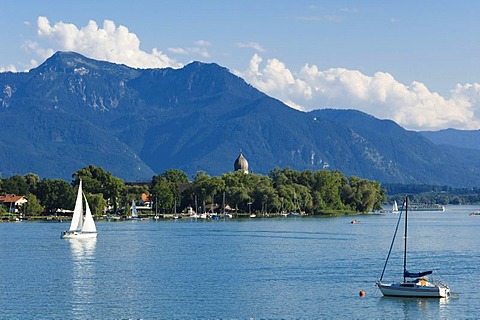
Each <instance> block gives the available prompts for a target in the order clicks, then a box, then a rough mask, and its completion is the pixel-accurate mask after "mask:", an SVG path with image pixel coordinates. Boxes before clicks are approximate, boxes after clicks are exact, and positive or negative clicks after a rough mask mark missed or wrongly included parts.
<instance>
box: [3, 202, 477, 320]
mask: <svg viewBox="0 0 480 320" xmlns="http://www.w3.org/2000/svg"><path fill="white" fill-rule="evenodd" d="M474 209H478V208H475V207H467V206H458V207H447V211H445V212H412V213H411V214H410V215H409V218H410V219H409V222H410V227H409V244H410V248H411V253H410V257H409V265H410V267H409V269H410V270H411V271H413V270H417V269H418V271H419V270H420V269H428V268H435V270H436V271H437V274H436V276H435V278H436V279H439V280H443V281H445V282H447V283H448V284H449V285H450V287H451V290H452V291H453V292H455V293H458V294H455V295H454V296H453V297H451V298H449V299H417V298H386V297H382V295H381V293H380V291H379V290H377V289H376V287H375V280H376V279H378V278H379V276H380V274H381V271H382V268H383V264H384V260H385V257H386V255H387V252H388V248H389V246H390V241H391V238H392V235H393V232H394V228H395V224H396V220H397V217H398V215H396V214H385V215H362V216H358V217H354V218H356V219H358V220H360V222H359V223H358V224H351V223H350V221H351V220H352V219H354V218H352V217H337V218H313V217H312V218H283V219H281V218H278V219H258V218H257V219H245V220H227V221H223V220H219V221H201V220H198V221H191V220H187V219H182V220H177V221H173V220H172V221H136V222H135V221H124V222H101V221H100V222H97V228H98V231H99V235H98V238H97V239H96V240H93V241H92V240H90V241H89V240H83V241H80V240H66V239H60V232H61V231H63V230H65V229H67V228H68V223H67V222H63V223H52V222H50V223H40V222H19V223H0V243H1V248H0V318H2V319H29V318H37V319H43V318H44V319H56V318H58V319H60V318H62V319H94V318H95V319H250V318H251V319H280V318H281V319H314V318H315V319H318V318H325V319H331V318H336V319H465V318H472V317H473V318H475V317H480V291H479V290H478V284H479V281H478V275H479V274H480V246H479V244H480V241H479V231H480V216H474V217H470V216H468V213H469V212H471V211H473V210H474ZM395 247H396V249H397V250H395V251H401V241H398V246H395ZM390 262H391V263H390V264H389V267H388V268H387V271H386V274H385V276H384V280H387V281H388V280H400V275H401V272H402V271H401V268H402V258H401V252H398V253H395V255H393V256H392V258H391V261H390ZM361 289H363V290H365V292H366V296H365V297H363V298H361V297H359V294H358V293H359V291H360V290H361Z"/></svg>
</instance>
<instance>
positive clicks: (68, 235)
mask: <svg viewBox="0 0 480 320" xmlns="http://www.w3.org/2000/svg"><path fill="white" fill-rule="evenodd" d="M96 237H97V233H96V232H68V231H65V232H62V234H61V236H60V238H62V239H89V238H96Z"/></svg>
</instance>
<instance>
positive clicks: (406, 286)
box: [376, 197, 450, 298]
mask: <svg viewBox="0 0 480 320" xmlns="http://www.w3.org/2000/svg"><path fill="white" fill-rule="evenodd" d="M402 211H403V210H402ZM401 218H402V212H400V216H399V218H398V222H397V227H396V229H395V233H394V236H393V240H392V243H391V245H390V250H389V252H388V255H387V259H386V261H385V265H384V267H383V271H382V275H381V276H380V279H379V280H378V281H377V283H376V284H377V286H378V288H379V289H380V291H381V292H382V294H383V295H384V296H394V297H432V298H445V297H449V296H450V288H449V287H448V285H446V284H444V283H442V282H437V283H432V282H430V281H429V280H428V278H427V277H426V276H427V275H430V274H432V273H433V271H423V272H408V271H407V227H408V197H405V228H404V251H403V281H402V282H393V283H385V282H382V279H383V275H384V273H385V268H386V267H387V263H388V258H389V257H390V253H391V252H392V248H393V244H394V242H395V238H396V234H397V230H398V226H399V224H400V219H401Z"/></svg>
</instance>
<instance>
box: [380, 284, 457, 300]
mask: <svg viewBox="0 0 480 320" xmlns="http://www.w3.org/2000/svg"><path fill="white" fill-rule="evenodd" d="M377 286H378V288H379V289H380V291H381V292H382V294H383V295H384V296H389V297H425V298H446V297H448V296H449V295H450V289H449V288H448V287H447V286H443V285H436V284H430V285H427V286H421V285H417V284H414V285H408V286H405V285H404V284H401V283H393V284H385V283H377Z"/></svg>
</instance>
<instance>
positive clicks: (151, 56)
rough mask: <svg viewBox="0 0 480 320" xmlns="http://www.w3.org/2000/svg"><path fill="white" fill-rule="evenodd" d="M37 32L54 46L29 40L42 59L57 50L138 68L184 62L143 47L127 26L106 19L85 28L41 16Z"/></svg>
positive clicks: (159, 66)
mask: <svg viewBox="0 0 480 320" xmlns="http://www.w3.org/2000/svg"><path fill="white" fill-rule="evenodd" d="M37 28H38V30H37V33H38V36H39V37H40V38H41V39H44V40H47V41H48V42H49V43H50V44H51V45H53V47H52V48H42V47H41V46H40V45H39V44H38V43H37V42H33V41H29V43H26V45H25V46H28V47H29V48H31V49H32V50H34V51H35V52H36V53H37V54H38V55H40V56H41V57H42V58H43V59H46V58H47V57H49V56H50V55H51V53H53V52H55V51H75V52H78V53H80V54H83V55H85V56H88V57H90V58H93V59H98V60H106V61H111V62H115V63H121V64H125V65H128V66H131V67H135V68H165V67H173V68H178V67H181V66H182V65H181V64H180V63H178V62H176V61H175V60H174V59H171V58H170V57H168V56H167V55H166V54H164V53H162V52H161V51H159V50H158V49H156V48H154V49H152V51H151V52H145V51H143V50H141V49H140V40H139V38H138V37H137V36H136V34H134V33H132V32H130V31H129V30H128V28H127V27H125V26H118V27H117V26H116V25H115V23H114V22H113V21H110V20H105V21H104V22H103V27H99V26H98V25H97V23H96V22H95V21H93V20H90V21H89V22H88V24H87V25H86V26H84V27H81V28H77V26H76V25H74V24H71V23H64V22H57V23H55V24H53V25H52V24H50V21H48V19H47V18H46V17H38V20H37Z"/></svg>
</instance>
